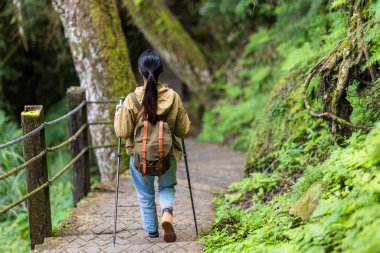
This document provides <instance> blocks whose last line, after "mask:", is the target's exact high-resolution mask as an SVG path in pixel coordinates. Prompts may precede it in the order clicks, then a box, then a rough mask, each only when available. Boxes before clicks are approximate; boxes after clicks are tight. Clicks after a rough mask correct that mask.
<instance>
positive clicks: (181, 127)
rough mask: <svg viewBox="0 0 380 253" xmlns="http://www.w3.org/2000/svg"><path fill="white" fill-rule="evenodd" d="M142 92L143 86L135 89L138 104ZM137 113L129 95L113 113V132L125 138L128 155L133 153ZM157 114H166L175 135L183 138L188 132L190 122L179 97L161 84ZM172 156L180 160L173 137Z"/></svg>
mask: <svg viewBox="0 0 380 253" xmlns="http://www.w3.org/2000/svg"><path fill="white" fill-rule="evenodd" d="M144 92H145V88H144V87H143V86H140V87H137V88H136V89H135V93H136V97H137V100H138V101H139V102H140V104H142V99H143V95H144ZM137 113H138V111H137V108H136V106H134V104H133V101H132V99H131V97H130V96H129V95H128V96H127V98H126V99H125V100H124V104H123V106H122V108H121V109H119V110H118V111H117V112H116V113H115V120H114V128H115V133H116V136H117V137H119V138H123V139H126V144H125V147H126V150H127V154H128V155H131V154H133V147H134V130H135V125H134V122H135V121H136V116H137ZM157 115H166V122H167V123H168V125H169V127H170V130H171V132H172V134H174V135H175V136H177V137H180V138H184V137H186V136H187V135H188V134H189V132H190V126H191V122H190V120H189V117H188V116H187V112H186V110H185V108H184V107H183V104H182V101H181V98H180V97H179V95H178V94H177V93H176V92H175V91H174V90H172V89H170V88H168V87H166V86H163V85H161V84H160V85H159V91H158V102H157ZM173 156H174V158H175V159H176V160H181V158H182V148H181V145H180V143H179V142H178V140H177V139H176V138H175V137H174V138H173Z"/></svg>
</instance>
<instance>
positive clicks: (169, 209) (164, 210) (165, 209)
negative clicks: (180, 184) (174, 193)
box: [162, 206, 173, 215]
mask: <svg viewBox="0 0 380 253" xmlns="http://www.w3.org/2000/svg"><path fill="white" fill-rule="evenodd" d="M164 212H168V213H170V214H171V215H173V207H171V206H169V207H165V208H164V209H162V214H164Z"/></svg>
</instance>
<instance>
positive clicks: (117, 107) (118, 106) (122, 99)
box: [116, 98, 124, 111]
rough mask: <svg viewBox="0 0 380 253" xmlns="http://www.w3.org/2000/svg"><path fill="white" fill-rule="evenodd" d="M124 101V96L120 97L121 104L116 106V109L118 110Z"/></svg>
mask: <svg viewBox="0 0 380 253" xmlns="http://www.w3.org/2000/svg"><path fill="white" fill-rule="evenodd" d="M123 103H124V98H119V104H118V105H117V106H116V111H118V110H119V109H120V108H121V107H122V106H123Z"/></svg>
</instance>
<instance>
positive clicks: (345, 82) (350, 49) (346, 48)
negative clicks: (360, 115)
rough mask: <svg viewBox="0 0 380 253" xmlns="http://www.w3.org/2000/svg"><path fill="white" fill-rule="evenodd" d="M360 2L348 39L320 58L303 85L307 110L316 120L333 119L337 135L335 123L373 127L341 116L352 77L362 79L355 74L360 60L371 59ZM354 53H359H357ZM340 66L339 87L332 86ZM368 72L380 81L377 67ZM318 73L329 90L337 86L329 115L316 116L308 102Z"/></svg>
mask: <svg viewBox="0 0 380 253" xmlns="http://www.w3.org/2000/svg"><path fill="white" fill-rule="evenodd" d="M359 3H360V1H356V2H355V4H354V5H353V7H354V8H353V9H352V13H351V14H352V15H351V20H352V21H353V22H352V24H353V26H352V27H350V28H349V34H348V35H347V37H346V38H345V39H343V40H342V41H340V42H339V43H338V44H337V45H336V47H335V48H334V49H333V50H332V51H331V52H330V53H329V54H328V55H327V56H325V57H323V58H322V59H320V60H319V61H318V62H317V63H316V64H315V65H314V66H313V68H311V70H310V71H309V73H308V75H307V77H306V80H305V82H304V84H303V89H302V96H303V100H304V104H305V107H306V109H307V110H308V112H309V113H310V114H311V115H312V116H313V117H317V118H328V119H330V120H332V123H331V127H332V132H333V133H336V131H337V127H336V123H338V124H341V125H344V126H347V127H350V128H356V129H362V130H365V131H369V130H371V129H373V128H374V127H368V126H360V125H355V124H352V123H351V122H349V121H348V120H346V119H343V118H341V117H339V116H338V104H339V101H340V100H341V99H342V97H343V94H344V91H345V90H346V88H347V87H348V86H349V84H350V83H351V82H352V79H353V78H356V79H357V80H361V79H360V77H359V76H358V75H357V72H353V71H355V70H357V68H355V67H356V66H358V65H359V64H360V62H361V60H362V59H363V56H364V58H365V59H366V60H368V59H369V58H370V52H369V49H368V47H367V45H366V44H365V43H364V42H360V38H361V37H362V36H363V31H364V27H365V25H366V24H368V23H369V22H368V21H367V22H364V23H363V22H362V19H361V15H360V10H359V5H360V4H359ZM355 51H356V52H357V53H355ZM337 65H339V72H338V73H336V70H335V75H336V74H337V81H336V84H335V85H334V84H329V83H328V81H329V80H334V79H335V78H334V73H333V71H334V69H336V67H337ZM368 70H369V74H370V76H371V81H372V82H375V81H376V79H377V78H378V73H377V71H376V68H375V66H370V67H369V68H368ZM317 72H319V74H320V76H321V77H322V78H323V80H324V83H325V84H326V83H327V85H328V86H329V87H333V85H334V86H335V89H334V91H333V94H332V99H331V105H330V106H331V108H330V110H329V109H327V110H328V111H330V112H323V113H317V112H315V111H313V109H312V107H311V105H310V103H309V101H308V99H307V89H308V87H309V84H310V82H311V80H312V79H313V77H314V76H315V74H316V73H317ZM352 72H353V73H352ZM362 80H363V79H362ZM362 83H363V82H362ZM329 97H330V96H329V95H328V94H325V95H324V98H323V99H324V100H326V101H329V99H328V98H329Z"/></svg>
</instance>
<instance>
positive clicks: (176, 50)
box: [124, 0, 210, 104]
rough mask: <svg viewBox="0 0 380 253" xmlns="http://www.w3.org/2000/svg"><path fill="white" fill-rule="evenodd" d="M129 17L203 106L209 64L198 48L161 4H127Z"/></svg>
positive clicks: (155, 0)
mask: <svg viewBox="0 0 380 253" xmlns="http://www.w3.org/2000/svg"><path fill="white" fill-rule="evenodd" d="M124 4H125V5H126V7H127V9H128V12H129V14H130V15H131V16H132V19H133V21H134V23H135V24H136V26H137V27H138V28H139V29H140V31H141V32H142V33H143V34H144V36H145V38H146V39H147V40H148V41H149V43H150V44H151V45H152V46H153V47H155V48H156V49H157V50H158V51H159V52H160V54H161V56H162V57H163V58H164V60H165V61H166V62H167V64H168V65H169V67H170V68H171V69H172V70H173V71H174V72H175V73H176V75H177V76H178V77H179V78H180V79H181V80H182V81H183V82H184V83H185V84H186V85H187V86H188V88H189V89H190V91H192V92H193V93H194V94H195V96H196V97H197V98H198V101H199V102H200V103H201V104H206V98H205V91H206V88H207V83H209V82H210V72H209V69H208V66H207V62H206V60H205V58H204V56H203V54H202V52H201V51H200V49H199V47H198V46H197V44H196V43H195V42H194V41H193V40H192V38H191V37H190V35H189V34H188V33H187V32H186V31H185V29H184V28H183V27H182V25H181V24H180V23H179V21H178V20H177V18H176V17H175V16H174V15H173V14H172V13H171V12H170V10H169V9H168V8H167V6H166V5H165V3H164V2H163V1H161V0H143V1H141V0H124Z"/></svg>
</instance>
